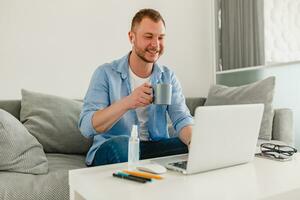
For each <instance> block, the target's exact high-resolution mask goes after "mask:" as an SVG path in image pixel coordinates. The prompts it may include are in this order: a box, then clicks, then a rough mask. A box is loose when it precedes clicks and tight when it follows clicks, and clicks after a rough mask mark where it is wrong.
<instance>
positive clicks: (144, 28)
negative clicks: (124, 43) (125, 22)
mask: <svg viewBox="0 0 300 200" xmlns="http://www.w3.org/2000/svg"><path fill="white" fill-rule="evenodd" d="M135 29H136V31H139V32H143V34H144V33H152V34H153V33H155V34H165V26H164V23H163V22H162V21H161V20H159V21H157V22H155V21H153V20H152V19H150V18H148V17H145V18H144V19H142V21H141V22H140V23H139V24H137V26H136V27H135Z"/></svg>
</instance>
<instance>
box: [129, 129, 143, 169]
mask: <svg viewBox="0 0 300 200" xmlns="http://www.w3.org/2000/svg"><path fill="white" fill-rule="evenodd" d="M139 159H140V139H139V138H138V129H137V125H133V126H132V130H131V136H130V138H129V143H128V167H129V168H134V167H136V166H137V163H138V161H139Z"/></svg>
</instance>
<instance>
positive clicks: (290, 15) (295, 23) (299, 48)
mask: <svg viewBox="0 0 300 200" xmlns="http://www.w3.org/2000/svg"><path fill="white" fill-rule="evenodd" d="M264 15H265V16H264V22H265V55H266V64H272V63H283V62H291V61H300V37H299V35H300V1H299V0H285V1H277V0H264Z"/></svg>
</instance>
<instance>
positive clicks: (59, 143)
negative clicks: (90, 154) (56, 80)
mask: <svg viewBox="0 0 300 200" xmlns="http://www.w3.org/2000/svg"><path fill="white" fill-rule="evenodd" d="M81 108H82V102H79V101H75V100H71V99H67V98H63V97H58V96H54V95H48V94H41V93H37V92H30V91H27V90H22V101H21V111H20V121H21V122H22V123H23V124H24V125H25V127H26V128H27V130H28V131H29V132H30V133H31V134H32V135H33V136H35V137H36V138H37V140H38V141H39V142H40V143H41V144H42V145H43V147H44V150H45V152H47V153H67V154H68V153H70V154H86V153H87V151H88V150H89V147H90V144H91V140H89V139H86V138H85V137H83V136H82V135H81V133H80V130H79V128H78V125H77V124H78V120H79V114H80V112H81Z"/></svg>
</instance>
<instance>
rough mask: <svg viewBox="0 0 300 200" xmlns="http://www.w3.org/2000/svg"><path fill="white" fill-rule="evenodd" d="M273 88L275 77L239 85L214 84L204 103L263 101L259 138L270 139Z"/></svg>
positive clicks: (249, 102)
mask: <svg viewBox="0 0 300 200" xmlns="http://www.w3.org/2000/svg"><path fill="white" fill-rule="evenodd" d="M274 88H275V77H269V78H266V79H264V80H260V81H257V82H254V83H251V84H248V85H243V86H239V87H227V86H223V85H215V86H212V87H211V88H210V91H209V94H208V97H207V100H206V102H205V105H206V106H210V105H229V104H252V103H263V104H264V105H265V108H264V114H263V118H262V123H261V127H260V133H259V138H260V139H265V140H270V139H271V138H272V124H273V116H274V111H273V107H272V101H273V96H274ZM233 120H234V119H233Z"/></svg>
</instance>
